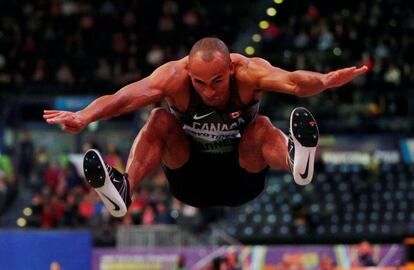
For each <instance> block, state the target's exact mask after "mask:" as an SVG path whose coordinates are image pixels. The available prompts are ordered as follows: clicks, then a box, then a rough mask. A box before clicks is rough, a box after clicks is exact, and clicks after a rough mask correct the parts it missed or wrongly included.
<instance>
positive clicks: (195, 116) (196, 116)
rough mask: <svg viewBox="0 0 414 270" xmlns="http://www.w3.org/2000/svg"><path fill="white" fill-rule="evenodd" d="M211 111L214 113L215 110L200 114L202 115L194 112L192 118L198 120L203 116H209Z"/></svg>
mask: <svg viewBox="0 0 414 270" xmlns="http://www.w3.org/2000/svg"><path fill="white" fill-rule="evenodd" d="M213 113H215V112H209V113H207V114H202V115H197V114H194V116H193V119H194V120H200V119H203V118H205V117H207V116H209V115H210V114H213Z"/></svg>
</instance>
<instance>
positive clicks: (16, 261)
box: [0, 231, 92, 270]
mask: <svg viewBox="0 0 414 270" xmlns="http://www.w3.org/2000/svg"><path fill="white" fill-rule="evenodd" d="M91 254H92V240H91V235H90V233H89V232H69V231H51V232H47V231H1V232H0V269H1V270H27V269H30V270H45V269H49V267H50V263H51V262H54V261H57V262H59V263H60V264H61V265H62V268H63V269H65V270H89V269H90V268H91Z"/></svg>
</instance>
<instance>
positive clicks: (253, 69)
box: [231, 54, 273, 83]
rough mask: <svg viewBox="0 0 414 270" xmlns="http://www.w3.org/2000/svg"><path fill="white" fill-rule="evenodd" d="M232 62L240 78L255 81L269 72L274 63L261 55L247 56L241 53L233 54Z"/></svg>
mask: <svg viewBox="0 0 414 270" xmlns="http://www.w3.org/2000/svg"><path fill="white" fill-rule="evenodd" d="M231 59H232V62H233V64H234V70H235V73H236V77H237V78H239V80H243V81H249V82H252V83H254V82H255V81H256V80H258V79H259V78H260V77H262V76H264V75H265V74H268V73H269V69H271V68H273V67H272V65H271V64H270V63H269V62H268V61H267V60H265V59H263V58H260V57H246V56H244V55H241V54H234V55H233V54H232V57H231Z"/></svg>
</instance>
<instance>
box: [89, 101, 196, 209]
mask: <svg viewBox="0 0 414 270" xmlns="http://www.w3.org/2000/svg"><path fill="white" fill-rule="evenodd" d="M189 155H190V146H189V142H188V141H187V138H186V136H185V134H184V132H183V130H182V129H181V125H180V124H179V122H178V121H177V119H175V117H174V116H173V115H172V114H170V113H169V112H167V111H166V110H164V109H161V108H157V109H154V110H153V111H152V112H151V115H150V117H149V118H148V121H147V123H146V124H145V126H144V127H143V128H142V130H141V131H140V133H139V134H138V136H137V138H136V139H135V141H134V143H133V145H132V149H131V152H130V155H129V159H128V164H127V174H121V173H120V172H118V171H117V170H116V169H115V168H112V167H110V166H108V165H107V164H106V163H105V161H104V159H103V157H102V155H101V154H100V153H99V152H98V151H97V150H95V149H91V150H89V151H88V152H86V154H85V157H84V160H83V166H84V172H85V178H86V180H87V181H88V183H89V184H90V185H91V186H92V187H93V188H94V189H95V190H96V192H97V193H98V195H99V196H100V197H101V199H102V201H103V203H104V204H105V206H106V208H107V209H108V210H109V212H110V213H111V214H112V215H113V216H116V217H121V216H124V215H125V213H126V212H127V209H128V206H129V205H130V204H131V196H130V191H131V190H134V189H135V187H136V185H137V184H139V183H140V182H141V181H142V179H143V178H144V177H145V176H147V175H148V174H150V173H151V172H152V171H153V170H154V169H155V168H156V167H157V166H158V165H160V163H161V161H162V162H164V163H165V165H167V166H168V167H169V168H172V169H174V168H178V167H181V166H182V165H184V163H186V162H187V160H188V158H189Z"/></svg>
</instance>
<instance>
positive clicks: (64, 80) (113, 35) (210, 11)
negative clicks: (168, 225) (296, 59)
mask: <svg viewBox="0 0 414 270" xmlns="http://www.w3.org/2000/svg"><path fill="white" fill-rule="evenodd" d="M247 2H248V1H226V2H217V3H216V2H214V1H213V2H212V3H209V4H208V5H205V4H204V3H203V1H177V0H140V1H138V0H128V1H122V2H120V1H114V0H105V1H86V2H85V1H76V0H37V1H28V0H19V1H12V2H6V3H2V4H1V8H0V15H1V19H0V87H4V89H7V91H9V92H10V93H12V92H13V91H16V90H17V91H18V92H22V93H25V94H46V93H47V94H49V95H50V94H68V93H69V94H85V93H87V92H89V93H98V94H102V93H105V92H114V91H115V90H116V89H118V88H119V87H120V86H123V85H125V84H126V83H129V82H132V81H135V80H138V79H140V78H142V76H144V75H148V74H149V73H150V72H152V70H153V69H154V68H155V67H157V66H159V65H161V64H162V63H164V62H166V61H169V60H173V59H177V58H180V57H183V56H184V55H185V54H186V53H187V51H188V48H189V47H190V46H191V45H192V44H193V43H194V42H195V41H196V40H198V39H199V38H201V37H204V36H206V35H213V34H214V35H220V36H221V37H222V38H223V39H224V40H226V41H229V42H230V41H231V40H233V39H234V38H235V37H236V35H237V33H238V31H239V27H240V26H239V24H238V21H239V20H240V18H242V17H244V16H245V15H246V14H247V12H248V6H247V5H246V3H247ZM235 3H237V5H234V4H235ZM213 15H214V16H213Z"/></svg>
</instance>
